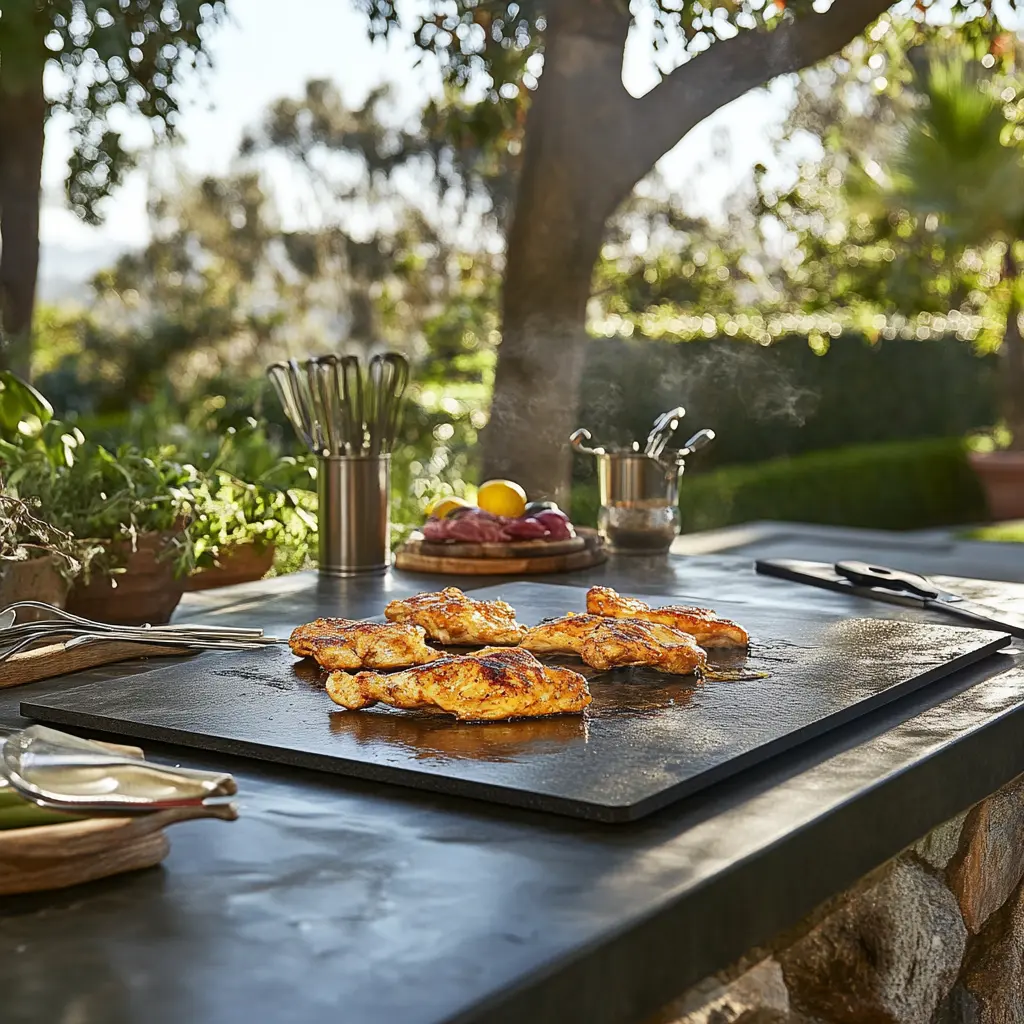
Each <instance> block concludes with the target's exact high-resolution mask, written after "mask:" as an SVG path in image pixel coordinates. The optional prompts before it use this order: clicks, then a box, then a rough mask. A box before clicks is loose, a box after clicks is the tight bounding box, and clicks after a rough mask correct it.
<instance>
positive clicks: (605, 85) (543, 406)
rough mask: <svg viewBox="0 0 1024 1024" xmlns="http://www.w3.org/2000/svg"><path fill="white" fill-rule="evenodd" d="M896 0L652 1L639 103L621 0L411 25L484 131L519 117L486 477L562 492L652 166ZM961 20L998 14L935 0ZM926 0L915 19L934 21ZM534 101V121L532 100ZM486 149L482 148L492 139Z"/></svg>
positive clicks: (484, 8) (463, 4)
mask: <svg viewBox="0 0 1024 1024" xmlns="http://www.w3.org/2000/svg"><path fill="white" fill-rule="evenodd" d="M361 3H362V5H363V7H364V9H365V11H366V15H367V19H368V25H369V29H370V33H371V35H372V36H387V35H390V34H391V33H394V32H396V31H401V30H402V28H403V26H402V25H401V23H400V17H399V12H398V8H397V6H396V5H395V4H394V3H393V0H361ZM888 6H889V4H888V2H887V0H836V2H834V3H832V4H831V6H829V7H828V8H827V9H826V10H824V11H821V9H820V7H821V5H817V4H812V3H811V2H810V0H774V2H770V3H765V2H764V0H743V2H739V3H736V2H734V0H712V2H711V3H707V2H706V0H704V2H697V0H693V2H691V0H683V2H681V3H680V2H676V0H651V3H650V6H649V8H647V9H646V10H647V13H649V14H650V16H651V19H652V21H653V26H654V41H655V56H656V60H657V62H658V64H659V67H660V68H661V69H662V71H663V74H662V80H661V82H660V84H658V85H657V86H656V87H655V88H653V89H652V90H651V91H650V92H648V93H647V94H646V95H644V96H642V97H639V98H634V97H632V96H630V95H629V94H628V93H627V92H626V90H625V88H624V87H623V84H622V59H623V51H624V47H625V45H626V40H627V37H628V35H629V33H630V31H631V30H632V28H633V15H632V14H631V13H630V10H629V9H628V7H627V5H624V4H621V3H619V2H617V0H596V2H594V0H555V2H553V3H551V4H546V5H542V4H538V3H534V2H532V0H521V2H509V0H459V2H456V3H450V2H448V0H443V2H442V0H436V2H432V3H429V4H428V5H426V8H425V9H422V8H420V9H417V13H416V14H415V15H414V19H413V23H412V24H411V25H410V26H409V28H410V29H411V31H412V35H413V38H414V40H415V42H416V45H418V46H419V47H420V48H422V49H423V50H424V51H426V52H429V53H431V54H433V55H434V56H436V57H437V58H438V60H439V61H440V64H441V67H442V69H443V74H444V76H445V80H446V82H447V83H448V84H449V85H450V86H451V87H453V88H456V89H462V90H465V89H467V88H468V87H469V86H470V85H471V84H473V85H474V86H475V87H477V88H481V89H482V91H483V98H482V99H481V101H480V103H479V104H478V108H480V112H479V113H477V114H476V116H475V117H474V119H473V123H474V124H475V125H476V126H477V129H478V131H479V133H480V135H479V136H478V137H479V139H480V141H481V142H486V141H487V140H490V139H497V140H501V145H502V146H503V147H504V149H505V150H506V151H507V152H514V153H516V154H517V155H518V154H519V153H520V146H519V145H516V142H517V140H516V139H512V140H511V141H506V139H507V136H508V133H509V131H510V128H511V127H512V126H515V125H518V124H520V123H522V124H523V132H522V142H521V157H520V161H521V166H520V170H519V175H518V185H517V191H516V196H515V206H514V214H513V216H512V218H511V222H510V224H509V228H508V233H507V246H506V257H505V258H506V262H505V269H504V279H503V290H502V311H501V315H502V344H501V347H500V350H499V359H498V364H497V369H496V377H495V388H494V395H493V399H492V407H491V423H490V426H489V428H488V430H487V431H486V433H485V441H484V454H485V467H486V468H485V472H487V473H488V474H501V475H511V476H514V477H516V478H517V479H520V480H521V481H522V482H523V483H524V484H525V485H526V486H527V487H528V489H530V490H531V491H532V492H534V493H538V494H540V493H546V492H547V493H555V492H558V493H561V492H562V491H563V490H564V486H565V483H566V481H567V477H568V453H567V448H566V445H565V438H566V436H567V434H568V432H569V430H570V429H571V428H572V426H573V425H574V418H575V414H576V396H577V390H578V384H579V380H580V372H581V365H582V344H583V342H584V339H585V321H586V313H587V305H588V300H589V299H590V297H591V292H592V280H593V273H594V268H595V264H596V263H597V261H598V258H599V255H600V251H601V245H602V242H603V240H604V233H605V225H606V223H607V221H608V219H609V218H610V217H611V215H612V214H613V213H614V211H615V210H616V209H617V208H618V207H619V206H620V205H621V204H622V203H623V202H624V201H625V200H626V199H627V198H628V197H629V195H630V193H631V192H632V190H633V187H634V186H635V185H636V183H637V182H638V181H640V180H641V179H642V178H643V177H644V176H645V175H647V174H648V173H649V172H650V170H651V169H652V168H653V166H654V164H655V162H656V161H657V160H658V159H659V158H660V157H661V156H662V155H664V153H666V152H667V151H668V150H669V149H671V148H672V147H673V146H674V145H675V144H676V143H677V142H678V141H679V140H680V139H681V138H683V136H685V135H686V134H687V132H688V131H689V130H690V129H691V128H693V127H694V126H695V125H696V124H697V123H699V122H700V121H701V120H703V119H704V118H705V117H707V116H708V115H709V114H711V113H712V112H714V111H715V110H717V109H718V108H720V107H721V106H724V105H725V104H726V103H728V102H730V101H731V100H733V99H735V98H737V97H738V96H740V95H742V94H743V93H745V92H747V91H748V90H749V89H752V88H755V87H757V86H760V85H762V84H764V83H766V82H768V81H769V80H771V79H772V78H774V77H776V76H777V75H780V74H785V73H789V72H794V71H799V70H800V69H802V68H805V67H809V66H811V65H813V64H816V63H817V62H818V61H821V60H823V59H824V58H826V57H827V56H829V55H830V54H832V53H835V52H836V51H838V50H839V49H841V48H842V47H843V46H845V45H846V44H847V43H849V41H850V40H851V39H852V38H853V37H855V36H857V35H858V34H859V33H861V32H862V31H863V30H864V29H866V28H867V27H868V26H869V25H870V24H871V23H872V22H873V21H874V19H875V18H877V17H878V16H879V15H881V14H882V13H883V12H884V11H885V10H886V8H887V7H888ZM940 7H941V10H942V13H943V14H944V15H945V16H946V17H947V18H952V19H953V20H954V21H955V22H964V21H966V20H970V19H977V18H978V16H979V13H981V12H984V17H985V18H989V17H990V15H989V13H988V12H989V5H988V4H985V3H982V4H979V3H966V2H963V3H962V2H959V0H953V2H948V0H946V2H943V3H941V4H938V3H936V4H935V9H936V10H937V11H938V10H939V8H940ZM931 9H932V5H931V4H930V3H928V2H927V0H920V2H919V3H917V4H916V5H915V7H914V8H913V12H912V17H913V18H915V19H916V20H918V21H920V22H924V21H925V20H926V19H927V17H928V14H929V11H930V10H931ZM523 107H525V108H526V113H525V117H524V116H523V114H522V112H521V111H522V108H523ZM485 148H486V147H485Z"/></svg>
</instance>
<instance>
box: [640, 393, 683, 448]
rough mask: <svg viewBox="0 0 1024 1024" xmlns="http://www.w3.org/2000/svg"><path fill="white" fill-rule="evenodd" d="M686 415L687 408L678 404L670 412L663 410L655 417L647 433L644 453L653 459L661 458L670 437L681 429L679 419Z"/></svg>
mask: <svg viewBox="0 0 1024 1024" xmlns="http://www.w3.org/2000/svg"><path fill="white" fill-rule="evenodd" d="M685 415H686V410H685V409H684V408H683V407H682V406H681V405H677V406H676V407H675V408H674V409H669V410H668V412H663V413H662V414H661V415H660V416H658V417H657V419H655V421H654V424H653V426H652V427H651V432H650V433H649V434H648V435H647V444H646V445H644V455H646V456H648V457H649V458H652V459H660V458H661V453H662V452H663V451H664V450H665V446H666V445H667V444H668V440H669V438H670V437H671V436H672V435H673V434H674V433H675V432H676V431H677V430H678V429H679V421H680V420H681V419H682V418H683V417H684V416H685Z"/></svg>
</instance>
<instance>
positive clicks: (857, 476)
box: [679, 440, 986, 532]
mask: <svg viewBox="0 0 1024 1024" xmlns="http://www.w3.org/2000/svg"><path fill="white" fill-rule="evenodd" d="M679 505H680V512H681V515H682V529H683V531H684V532H690V531H695V530H708V529H715V528H717V527H722V526H731V525H734V524H736V523H743V522H749V521H751V520H758V519H776V520H790V521H802V522H811V523H824V524H833V525H842V526H861V527H873V528H877V529H883V530H908V529H921V528H924V527H929V526H944V525H948V524H953V523H969V522H978V521H979V520H983V519H984V518H986V511H985V502H984V497H983V495H982V493H981V489H980V486H979V484H978V481H977V478H976V477H975V475H974V472H973V470H972V469H971V468H970V466H969V465H968V463H967V455H966V446H965V445H964V444H963V442H961V441H955V440H950V441H944V440H937V441H917V442H912V443H903V442H900V443H886V444H878V445H863V446H857V447H850V448H839V449H834V450H832V451H827V452H816V453H813V454H809V455H801V456H798V457H796V458H791V459H789V458H787V459H772V460H769V461H768V462H763V463H759V464H757V465H752V466H730V467H726V468H724V469H718V470H714V471H712V472H710V473H704V474H694V475H693V476H690V475H684V477H683V480H682V485H681V487H680V492H679Z"/></svg>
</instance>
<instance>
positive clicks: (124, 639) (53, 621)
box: [0, 601, 286, 663]
mask: <svg viewBox="0 0 1024 1024" xmlns="http://www.w3.org/2000/svg"><path fill="white" fill-rule="evenodd" d="M20 609H25V610H28V609H32V610H34V611H42V612H45V613H47V615H48V618H45V619H34V620H32V621H30V622H18V621H17V615H18V611H19V610H20ZM62 638H63V639H64V640H65V642H64V646H65V649H68V650H70V649H73V648H75V647H80V646H82V645H83V644H89V643H98V642H102V641H114V640H116V641H118V642H119V643H139V644H146V645H153V646H158V647H173V648H181V649H186V650H212V651H247V650H255V649H256V648H259V647H264V646H267V645H271V644H279V643H285V642H286V641H284V640H281V639H279V638H278V637H272V636H264V634H263V630H262V629H255V628H247V627H241V626H200V625H192V624H189V623H180V624H176V625H166V626H114V625H111V624H110V623H107V622H95V621H93V620H92V619H85V618H82V617H81V616H79V615H73V614H72V613H71V612H67V611H64V609H62V608H56V607H54V606H53V605H50V604H44V603H43V602H42V601H16V602H15V603H14V604H11V605H8V606H7V607H6V608H4V609H3V611H0V663H2V662H5V661H7V659H8V658H10V657H12V656H13V655H15V654H18V653H19V652H20V651H24V650H28V649H30V648H32V647H35V646H38V645H40V644H46V643H50V642H53V641H55V640H60V639H62Z"/></svg>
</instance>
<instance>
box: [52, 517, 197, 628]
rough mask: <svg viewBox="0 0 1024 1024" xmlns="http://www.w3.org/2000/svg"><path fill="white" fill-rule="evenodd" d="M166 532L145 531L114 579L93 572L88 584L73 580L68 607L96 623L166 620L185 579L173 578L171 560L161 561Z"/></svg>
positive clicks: (181, 590)
mask: <svg viewBox="0 0 1024 1024" xmlns="http://www.w3.org/2000/svg"><path fill="white" fill-rule="evenodd" d="M167 541H168V535H167V534H164V533H147V534H144V535H143V536H141V537H140V538H139V542H138V547H137V549H136V550H135V551H133V552H132V553H131V554H130V555H129V556H128V560H127V562H126V563H125V571H124V572H119V573H117V574H116V575H115V576H114V577H113V578H111V577H108V576H104V575H102V574H100V573H93V574H92V576H91V577H90V579H89V582H88V583H84V582H82V581H80V580H79V581H76V582H75V584H74V586H72V588H71V592H70V593H69V594H68V599H67V606H66V607H67V610H68V611H69V612H73V613H74V614H75V615H83V616H85V617H86V618H88V619H95V620H96V621H98V622H112V623H116V624H118V625H122V626H141V625H143V624H144V623H147V622H149V623H152V624H153V625H157V624H159V623H164V622H167V621H168V620H169V619H170V617H171V615H172V614H173V612H174V609H175V608H177V607H178V602H179V601H180V600H181V595H182V594H183V593H184V591H185V581H184V580H180V579H175V576H174V563H173V560H171V559H166V560H164V561H160V560H159V559H158V557H157V556H158V555H160V554H161V553H162V552H163V550H164V548H165V547H166V545H167Z"/></svg>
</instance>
